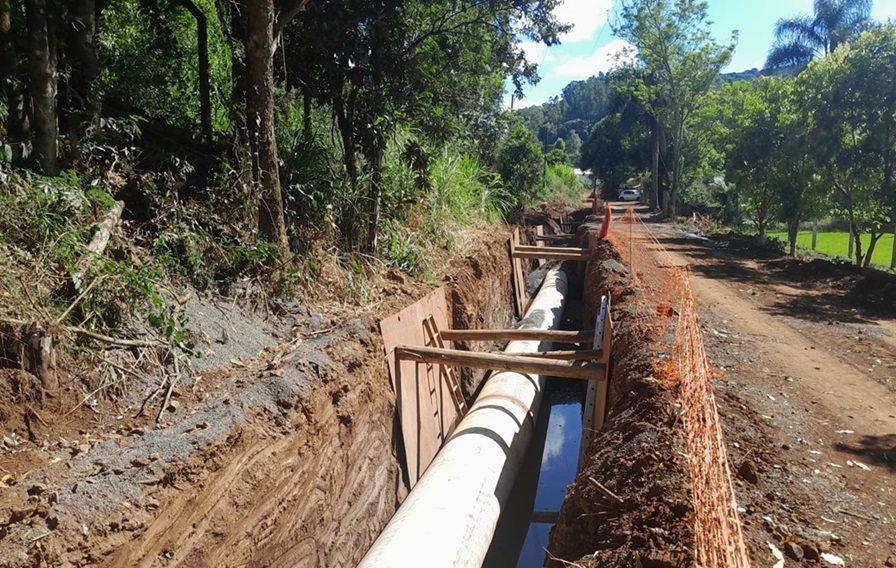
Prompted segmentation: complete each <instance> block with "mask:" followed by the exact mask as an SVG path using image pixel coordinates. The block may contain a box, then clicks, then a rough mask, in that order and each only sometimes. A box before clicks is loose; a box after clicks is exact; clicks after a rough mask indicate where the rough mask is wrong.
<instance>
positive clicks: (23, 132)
mask: <svg viewBox="0 0 896 568" xmlns="http://www.w3.org/2000/svg"><path fill="white" fill-rule="evenodd" d="M15 21H16V18H15V16H14V15H13V12H12V6H11V4H10V0H0V77H4V78H6V80H5V81H3V84H2V89H3V91H2V93H0V96H2V97H3V99H4V100H5V101H6V110H7V117H6V130H7V140H8V141H9V144H10V147H11V148H12V159H13V161H14V162H18V161H19V160H21V159H22V156H23V155H24V153H25V152H24V145H25V142H26V141H27V140H28V117H27V114H26V112H25V96H24V88H23V84H22V82H21V80H20V77H19V59H18V54H17V53H16V48H15V37H16V32H17V30H16V24H15Z"/></svg>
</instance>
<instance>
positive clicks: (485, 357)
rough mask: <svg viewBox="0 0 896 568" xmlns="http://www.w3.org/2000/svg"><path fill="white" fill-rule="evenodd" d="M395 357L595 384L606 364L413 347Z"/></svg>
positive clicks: (401, 348) (400, 350) (400, 348)
mask: <svg viewBox="0 0 896 568" xmlns="http://www.w3.org/2000/svg"><path fill="white" fill-rule="evenodd" d="M395 357H396V358H397V359H398V360H405V359H407V360H410V361H416V362H420V363H430V364H445V365H461V366H464V367H470V368H473V369H487V370H492V371H510V372H514V373H523V374H525V373H531V374H536V375H546V376H550V377H563V378H567V379H584V380H592V379H598V378H600V377H603V376H604V375H605V373H604V364H603V363H592V362H583V361H565V360H556V359H538V358H535V357H526V356H520V355H504V354H498V353H475V352H472V351H460V350H457V349H438V348H435V347H416V346H413V345H400V346H398V347H396V348H395Z"/></svg>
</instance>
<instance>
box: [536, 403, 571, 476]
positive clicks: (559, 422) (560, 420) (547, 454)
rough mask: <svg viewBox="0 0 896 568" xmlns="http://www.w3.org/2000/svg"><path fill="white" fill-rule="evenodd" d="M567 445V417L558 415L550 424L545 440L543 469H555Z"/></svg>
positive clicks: (542, 459) (552, 418) (542, 460)
mask: <svg viewBox="0 0 896 568" xmlns="http://www.w3.org/2000/svg"><path fill="white" fill-rule="evenodd" d="M565 445H566V416H564V415H563V414H560V413H557V414H555V415H552V416H551V420H550V422H548V433H547V435H546V436H545V440H544V453H543V454H542V455H541V469H542V470H549V469H553V468H554V467H555V466H556V465H558V464H557V461H558V459H557V458H559V457H560V456H561V455H563V446H565Z"/></svg>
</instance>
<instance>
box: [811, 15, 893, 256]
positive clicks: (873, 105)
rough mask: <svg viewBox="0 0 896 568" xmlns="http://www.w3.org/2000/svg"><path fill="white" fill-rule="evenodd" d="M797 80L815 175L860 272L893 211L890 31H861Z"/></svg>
mask: <svg viewBox="0 0 896 568" xmlns="http://www.w3.org/2000/svg"><path fill="white" fill-rule="evenodd" d="M797 81H798V87H799V89H800V91H799V92H800V97H801V99H802V101H803V105H804V111H805V113H806V116H807V118H808V120H809V121H810V135H811V137H812V138H811V139H812V140H813V149H814V156H815V159H816V164H817V166H816V167H817V171H818V172H819V175H820V176H821V179H822V181H823V182H824V183H825V184H826V185H827V186H828V187H829V188H830V196H829V197H830V201H831V203H832V205H833V207H834V212H835V213H836V214H838V215H840V216H842V217H843V218H845V219H846V220H847V221H848V223H849V228H850V232H852V234H853V237H854V239H855V243H856V247H855V261H856V264H857V265H859V266H868V264H869V263H870V261H871V254H872V253H873V251H874V247H875V245H876V243H877V241H878V240H879V239H880V237H881V236H882V234H883V233H882V230H881V229H882V225H883V224H884V223H887V222H889V221H890V220H891V219H892V218H893V211H894V205H896V191H894V188H896V181H894V175H896V174H894V172H896V25H894V24H887V25H884V26H881V27H880V28H877V29H873V30H870V31H867V32H865V33H864V34H862V35H861V36H860V37H859V38H858V39H856V40H855V41H853V42H851V43H849V44H846V45H843V46H841V47H840V48H839V49H837V51H835V52H834V53H833V54H831V55H830V56H829V57H825V58H824V59H820V60H817V61H814V62H812V63H811V64H810V65H809V66H808V67H807V68H806V70H805V71H804V72H803V73H801V74H800V75H799V76H798V78H797ZM865 232H869V233H870V237H869V239H868V242H867V245H868V246H867V249H866V248H865V246H864V244H865V243H864V242H863V238H862V237H863V235H864V233H865Z"/></svg>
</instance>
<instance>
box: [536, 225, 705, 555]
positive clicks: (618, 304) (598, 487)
mask: <svg viewBox="0 0 896 568" xmlns="http://www.w3.org/2000/svg"><path fill="white" fill-rule="evenodd" d="M592 219H593V218H592ZM597 230H598V226H596V225H592V224H589V225H585V226H583V228H582V229H581V230H580V235H581V236H582V238H583V241H584V242H587V238H588V237H589V236H592V235H596V233H597ZM584 242H583V244H584ZM598 249H599V251H600V252H599V258H600V260H597V261H593V262H591V263H589V266H588V269H587V273H586V275H585V285H584V299H585V313H586V314H589V317H591V318H592V320H593V317H594V316H593V314H595V313H596V309H597V306H598V305H599V302H600V297H601V295H603V294H609V295H610V296H611V300H612V317H613V326H614V331H613V338H614V342H613V351H612V361H611V365H612V374H611V382H610V394H609V404H608V407H609V414H608V419H607V422H606V424H605V425H604V426H603V428H601V429H600V431H598V432H595V433H594V434H593V436H592V438H591V442H590V445H589V447H588V449H587V452H586V457H585V459H584V462H583V464H582V468H581V470H580V471H579V474H578V476H577V477H576V482H575V484H574V485H573V486H571V487H570V488H569V492H568V494H567V497H566V500H565V501H564V503H563V507H562V508H561V511H560V519H559V521H558V523H557V525H556V526H555V528H554V530H553V531H552V533H551V539H550V545H549V547H548V551H549V553H550V555H552V556H553V557H555V558H556V559H555V560H550V561H549V562H548V563H547V566H551V567H560V566H565V565H569V564H567V563H568V562H575V563H576V565H578V566H583V567H593V566H601V567H614V566H618V567H623V566H624V567H626V568H628V567H631V566H635V565H637V564H636V562H637V561H640V565H641V566H643V567H644V568H650V567H679V566H682V567H684V566H691V565H693V553H692V550H693V548H694V535H693V529H692V525H691V524H690V523H689V522H688V518H689V516H690V515H691V514H692V508H691V504H690V481H689V476H688V466H687V461H686V459H685V457H684V456H685V454H684V451H685V440H684V435H683V432H682V430H681V424H680V421H679V420H677V418H676V417H677V411H678V408H677V406H676V404H677V403H676V395H675V391H674V390H673V389H670V388H667V387H665V386H663V384H662V383H661V382H660V381H659V380H657V379H656V378H654V377H653V376H652V374H653V372H652V369H653V367H652V359H653V357H654V356H655V354H654V353H653V351H652V347H651V345H650V340H649V339H648V336H647V334H646V330H645V329H643V326H639V325H638V321H639V315H640V316H643V314H644V310H645V306H644V305H643V304H642V303H641V300H640V297H639V291H638V290H637V289H632V287H631V281H630V279H629V278H628V274H627V269H626V267H625V266H624V265H622V264H621V263H620V262H619V257H618V255H617V254H616V252H615V251H614V250H613V248H612V246H611V245H610V243H608V242H607V241H600V242H599V243H598ZM640 321H643V318H642V319H641V320H640ZM587 323H590V325H592V326H593V321H591V322H587ZM617 498H618V499H617ZM561 559H562V560H561Z"/></svg>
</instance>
